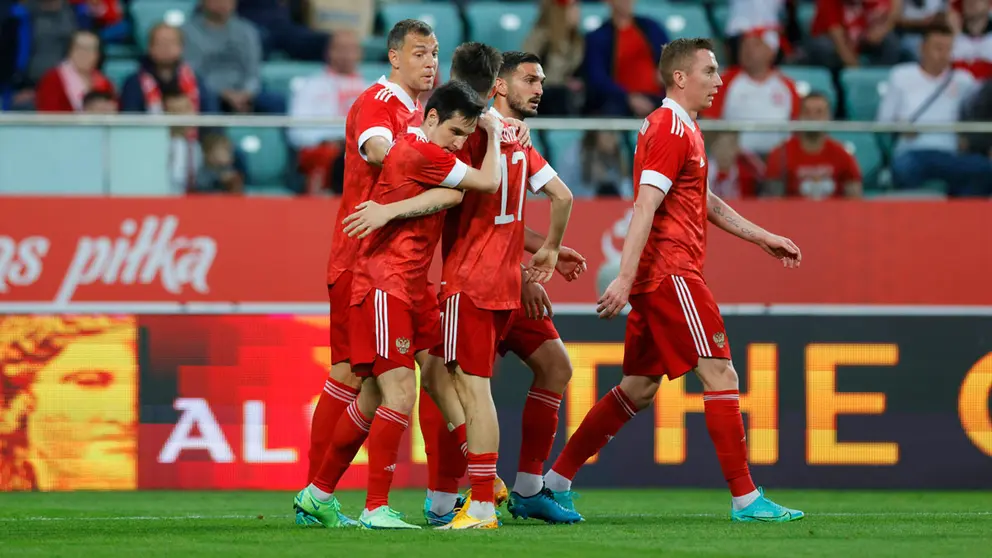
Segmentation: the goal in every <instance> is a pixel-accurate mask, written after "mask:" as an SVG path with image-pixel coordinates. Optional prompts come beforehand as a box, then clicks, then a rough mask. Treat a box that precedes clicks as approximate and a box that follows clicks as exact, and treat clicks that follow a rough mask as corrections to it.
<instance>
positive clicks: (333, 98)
mask: <svg viewBox="0 0 992 558" xmlns="http://www.w3.org/2000/svg"><path fill="white" fill-rule="evenodd" d="M361 60H362V44H361V42H360V41H359V40H358V35H357V34H356V33H355V32H354V31H339V32H337V33H335V34H334V37H333V38H332V39H331V42H330V43H329V48H328V49H327V69H326V70H325V71H323V72H321V73H319V74H317V75H314V76H310V77H308V78H307V79H306V80H305V81H304V82H303V85H302V86H301V87H299V88H297V89H296V90H294V91H293V93H292V96H291V97H290V103H289V114H290V115H291V116H295V117H301V118H335V117H338V118H345V117H346V116H348V111H349V110H350V109H351V105H352V104H354V103H355V99H357V98H358V96H359V95H361V94H362V92H363V91H365V89H366V88H367V87H368V86H369V84H368V83H366V81H365V79H364V78H362V76H361V75H360V74H359V73H358V63H359V62H361ZM287 139H288V140H289V143H290V145H292V146H293V147H294V148H296V150H297V152H298V155H299V159H298V168H299V170H300V172H301V173H302V174H303V176H304V177H305V178H306V191H307V192H317V191H320V190H324V189H328V188H329V189H330V190H331V191H332V192H335V193H338V194H340V193H341V189H342V187H343V186H344V127H340V128H292V129H290V130H288V131H287Z"/></svg>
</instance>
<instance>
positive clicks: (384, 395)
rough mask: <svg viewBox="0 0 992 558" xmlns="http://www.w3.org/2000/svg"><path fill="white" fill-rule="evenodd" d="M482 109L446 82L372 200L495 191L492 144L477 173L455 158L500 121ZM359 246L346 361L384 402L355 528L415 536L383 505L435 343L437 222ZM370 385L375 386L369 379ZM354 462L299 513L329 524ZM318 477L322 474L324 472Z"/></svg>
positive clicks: (426, 218)
mask: <svg viewBox="0 0 992 558" xmlns="http://www.w3.org/2000/svg"><path fill="white" fill-rule="evenodd" d="M483 108H484V105H483V103H482V100H481V99H480V98H479V96H478V95H477V94H476V93H475V92H474V91H472V89H471V88H470V87H468V86H467V85H465V84H464V83H461V82H457V81H455V82H451V83H448V84H446V85H443V86H441V87H439V88H437V89H436V90H435V91H434V92H433V94H432V96H431V100H430V101H429V102H428V104H427V108H426V116H425V118H424V124H423V125H422V126H421V132H420V133H417V134H407V135H404V136H402V137H400V138H399V139H397V140H396V142H395V143H394V144H393V145H392V147H391V148H390V150H389V153H388V154H387V157H386V158H385V165H384V167H383V171H382V173H381V175H380V176H379V180H378V182H377V183H376V185H375V188H374V189H373V191H372V195H371V201H373V202H375V203H377V204H388V203H392V202H395V201H399V200H404V199H408V198H411V197H414V196H416V195H418V194H420V193H422V192H424V191H425V190H428V189H430V188H435V187H446V188H461V189H467V190H479V191H482V192H490V193H491V192H494V191H495V190H496V188H498V186H499V175H500V173H499V165H498V158H497V157H498V155H497V154H498V150H499V144H498V141H496V140H493V141H491V142H489V146H488V148H487V154H486V156H485V158H484V160H483V163H482V165H481V166H482V169H481V170H476V169H472V168H470V167H468V165H466V164H465V163H463V162H461V161H459V160H458V159H457V158H456V157H455V155H454V152H455V151H458V150H459V149H460V148H461V147H462V145H463V144H464V143H465V140H466V139H467V138H468V136H469V135H470V134H471V133H472V132H473V131H474V130H475V126H476V123H477V121H478V122H480V123H481V124H480V125H482V126H484V127H486V129H488V130H490V134H491V135H493V136H494V137H498V136H499V135H502V131H503V130H502V123H501V122H499V121H498V120H496V119H494V118H491V117H485V116H483V117H481V118H480V114H481V113H482V109H483ZM404 218H405V219H404V220H399V221H396V222H394V223H391V224H390V225H388V226H386V227H384V228H383V229H382V230H380V231H376V232H375V233H374V234H372V235H370V236H369V237H368V238H366V239H364V240H363V241H362V245H361V248H360V256H361V257H360V260H359V261H360V262H361V264H360V265H359V266H358V267H357V268H356V269H355V270H354V277H353V279H352V297H351V302H352V307H351V315H350V324H349V327H350V328H351V337H350V349H351V363H352V366H353V367H354V370H355V373H356V374H357V375H358V376H360V377H363V378H366V380H365V382H364V385H363V388H362V391H363V392H365V390H366V389H368V390H370V391H371V390H373V389H377V390H378V393H379V394H381V402H382V403H381V405H379V406H378V409H377V410H376V411H375V416H374V419H373V420H371V421H370V424H369V485H368V494H367V497H366V503H365V510H364V511H363V512H362V515H361V519H360V520H359V521H360V523H361V524H362V525H363V526H364V527H366V528H370V529H419V527H418V526H415V525H412V524H409V523H406V522H405V521H403V520H402V518H401V516H400V514H399V513H397V512H395V511H394V510H392V508H390V507H389V488H390V485H391V484H392V478H393V471H394V470H395V467H396V457H397V454H398V452H399V444H400V438H401V437H402V436H403V433H404V432H405V430H406V428H407V426H408V424H409V416H410V415H411V414H412V411H413V406H414V402H415V401H416V393H417V392H416V377H415V374H414V366H415V362H416V363H420V364H421V365H423V361H424V359H425V358H426V356H427V350H428V349H429V348H431V347H434V346H435V345H436V344H438V343H439V342H440V328H439V320H440V314H439V310H438V305H437V296H436V295H435V294H434V292H433V290H432V289H431V287H430V286H429V284H428V280H427V273H428V270H429V268H430V265H431V261H432V259H433V256H434V250H435V248H436V246H437V243H438V241H439V240H440V237H441V224H442V220H443V216H442V215H439V214H423V213H422V214H421V215H420V216H418V215H405V216H404ZM373 378H374V380H373ZM353 455H354V454H353V453H352V455H349V456H346V459H344V460H343V461H342V462H340V463H337V467H336V470H337V471H339V473H338V474H337V475H336V477H334V478H323V477H322V475H320V474H319V475H318V476H317V478H316V479H315V480H314V483H313V484H311V485H310V486H309V487H307V488H306V489H304V490H302V491H301V492H300V493H299V494H298V495H297V498H296V505H297V506H299V507H300V508H301V509H302V510H303V511H304V512H306V513H308V514H310V515H311V516H314V517H316V518H318V519H319V520H320V521H321V523H322V524H324V525H325V526H328V527H331V526H336V525H334V520H335V518H336V514H335V512H336V511H337V510H336V508H338V509H339V504H338V503H337V500H336V498H334V496H333V492H334V489H335V486H336V484H337V482H338V481H339V480H340V475H341V474H342V473H343V472H344V470H345V469H346V468H347V465H348V463H350V461H351V457H353ZM322 471H323V468H322Z"/></svg>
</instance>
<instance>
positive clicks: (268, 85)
mask: <svg viewBox="0 0 992 558" xmlns="http://www.w3.org/2000/svg"><path fill="white" fill-rule="evenodd" d="M323 68H324V65H323V64H321V63H319V62H290V61H284V60H280V61H272V62H266V63H264V64H262V84H263V85H264V86H265V89H266V90H267V91H272V92H274V93H280V94H282V95H289V94H290V93H292V92H293V91H294V90H295V89H296V88H297V87H299V86H300V83H301V80H302V79H303V78H305V77H307V76H310V75H313V74H316V73H319V72H320V71H321V70H322V69H323Z"/></svg>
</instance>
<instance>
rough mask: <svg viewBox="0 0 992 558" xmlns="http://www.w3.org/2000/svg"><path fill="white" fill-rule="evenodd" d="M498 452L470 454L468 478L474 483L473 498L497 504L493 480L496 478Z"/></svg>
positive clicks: (477, 500)
mask: <svg viewBox="0 0 992 558" xmlns="http://www.w3.org/2000/svg"><path fill="white" fill-rule="evenodd" d="M498 455H499V454H497V453H470V454H468V480H469V482H471V484H472V499H473V500H475V501H476V502H483V503H485V502H488V503H490V504H495V502H496V496H495V491H494V490H493V482H494V481H495V480H496V458H497V457H498Z"/></svg>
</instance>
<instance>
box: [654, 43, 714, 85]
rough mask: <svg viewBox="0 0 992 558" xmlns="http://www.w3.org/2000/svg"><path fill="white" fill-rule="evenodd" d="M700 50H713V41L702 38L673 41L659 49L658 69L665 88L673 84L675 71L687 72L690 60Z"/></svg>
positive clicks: (690, 63)
mask: <svg viewBox="0 0 992 558" xmlns="http://www.w3.org/2000/svg"><path fill="white" fill-rule="evenodd" d="M701 50H713V41H711V40H709V39H704V38H695V39H675V40H674V41H672V42H670V43H668V44H667V45H665V46H663V47H662V48H661V61H660V62H659V63H658V68H659V70H660V71H661V79H662V81H663V82H665V87H671V86H672V85H673V84H674V83H675V70H682V71H686V70H688V69H689V67H690V66H691V65H692V59H693V58H694V57H695V56H696V53H697V52H699V51H701Z"/></svg>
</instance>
